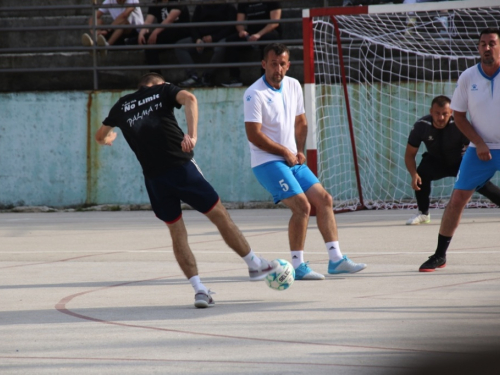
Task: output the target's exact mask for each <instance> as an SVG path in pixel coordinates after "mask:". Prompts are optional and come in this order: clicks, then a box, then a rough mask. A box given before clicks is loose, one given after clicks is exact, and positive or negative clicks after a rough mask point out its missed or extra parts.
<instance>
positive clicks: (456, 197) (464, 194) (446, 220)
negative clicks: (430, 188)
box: [439, 189, 474, 237]
mask: <svg viewBox="0 0 500 375" xmlns="http://www.w3.org/2000/svg"><path fill="white" fill-rule="evenodd" d="M473 193H474V190H458V189H454V190H453V193H452V194H451V199H450V201H449V202H448V205H447V206H446V209H445V210H444V213H443V218H442V219H441V227H440V228H439V234H441V235H442V236H446V237H452V236H453V234H454V233H455V230H456V229H457V227H458V224H459V223H460V218H461V217H462V212H463V210H464V208H465V205H466V204H467V202H469V199H470V198H471V197H472V194H473Z"/></svg>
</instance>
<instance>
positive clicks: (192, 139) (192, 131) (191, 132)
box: [175, 90, 198, 152]
mask: <svg viewBox="0 0 500 375" xmlns="http://www.w3.org/2000/svg"><path fill="white" fill-rule="evenodd" d="M175 99H176V100H177V103H179V104H181V105H183V106H184V113H185V115H186V123H187V128H188V134H184V139H183V140H182V142H181V146H182V151H184V152H190V151H193V149H194V146H195V145H196V140H197V137H198V101H197V100H196V96H194V95H193V94H191V93H190V92H189V91H186V90H181V91H179V92H178V93H177V96H176V97H175Z"/></svg>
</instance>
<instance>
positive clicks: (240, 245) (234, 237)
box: [205, 201, 250, 257]
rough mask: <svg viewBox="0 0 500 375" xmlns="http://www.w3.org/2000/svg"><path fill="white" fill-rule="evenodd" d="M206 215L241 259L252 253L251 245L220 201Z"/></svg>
mask: <svg viewBox="0 0 500 375" xmlns="http://www.w3.org/2000/svg"><path fill="white" fill-rule="evenodd" d="M205 215H206V216H207V217H208V218H209V220H210V221H211V222H212V223H214V224H215V226H216V227H217V229H218V230H219V232H220V234H221V236H222V238H223V239H224V241H225V242H226V244H227V246H229V247H230V248H231V249H233V250H234V251H235V252H236V253H237V254H238V255H239V256H240V257H244V256H246V255H248V253H250V245H249V244H248V242H247V240H246V239H245V237H243V234H242V233H241V231H240V230H239V228H238V227H237V226H236V224H235V223H234V222H233V220H232V219H231V216H229V213H228V212H227V210H226V208H225V207H224V206H223V205H222V203H221V202H220V201H218V202H217V204H216V205H215V206H214V208H212V209H211V210H210V211H209V212H207V213H206V214H205Z"/></svg>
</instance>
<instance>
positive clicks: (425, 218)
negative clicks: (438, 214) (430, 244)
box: [406, 212, 431, 225]
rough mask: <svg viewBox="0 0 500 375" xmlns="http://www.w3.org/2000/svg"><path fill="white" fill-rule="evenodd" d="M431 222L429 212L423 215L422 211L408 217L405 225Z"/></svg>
mask: <svg viewBox="0 0 500 375" xmlns="http://www.w3.org/2000/svg"><path fill="white" fill-rule="evenodd" d="M430 222H431V214H427V215H424V214H423V213H422V212H419V213H418V214H416V215H414V216H412V217H410V218H409V219H408V221H407V222H406V225H418V224H429V223H430Z"/></svg>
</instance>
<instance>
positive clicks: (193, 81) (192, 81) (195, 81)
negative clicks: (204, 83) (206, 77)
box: [177, 76, 201, 87]
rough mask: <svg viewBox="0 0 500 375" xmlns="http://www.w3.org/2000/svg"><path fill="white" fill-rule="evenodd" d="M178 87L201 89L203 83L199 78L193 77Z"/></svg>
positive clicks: (180, 83)
mask: <svg viewBox="0 0 500 375" xmlns="http://www.w3.org/2000/svg"><path fill="white" fill-rule="evenodd" d="M177 86H179V87H200V86H201V82H200V80H199V79H198V77H196V76H192V77H189V78H188V79H186V80H184V81H182V82H179V83H178V84H177Z"/></svg>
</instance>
